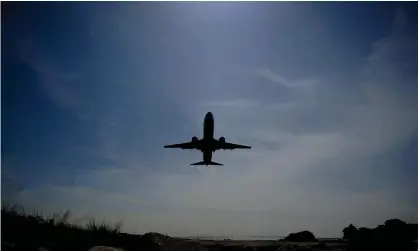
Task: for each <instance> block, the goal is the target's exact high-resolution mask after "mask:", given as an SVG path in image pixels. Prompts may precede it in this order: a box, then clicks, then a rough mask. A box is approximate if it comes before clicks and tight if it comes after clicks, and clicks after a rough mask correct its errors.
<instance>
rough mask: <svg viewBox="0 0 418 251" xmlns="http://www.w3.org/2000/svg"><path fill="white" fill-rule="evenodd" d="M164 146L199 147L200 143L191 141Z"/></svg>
mask: <svg viewBox="0 0 418 251" xmlns="http://www.w3.org/2000/svg"><path fill="white" fill-rule="evenodd" d="M164 148H181V149H198V144H197V142H193V141H190V142H186V143H180V144H173V145H166V146H164Z"/></svg>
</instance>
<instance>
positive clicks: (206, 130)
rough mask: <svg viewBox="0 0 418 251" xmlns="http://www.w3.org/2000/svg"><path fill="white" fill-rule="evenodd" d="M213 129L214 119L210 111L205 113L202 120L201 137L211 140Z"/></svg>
mask: <svg viewBox="0 0 418 251" xmlns="http://www.w3.org/2000/svg"><path fill="white" fill-rule="evenodd" d="M214 130H215V121H214V119H213V115H212V113H211V112H208V113H206V115H205V119H204V120H203V139H204V140H212V139H213V131H214Z"/></svg>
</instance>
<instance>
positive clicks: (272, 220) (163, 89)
mask: <svg viewBox="0 0 418 251" xmlns="http://www.w3.org/2000/svg"><path fill="white" fill-rule="evenodd" d="M1 6H2V8H1V9H2V12H1V18H2V20H1V23H2V25H1V28H2V29H1V36H2V44H1V52H2V53H1V60H2V64H1V86H2V87H1V105H2V109H1V121H2V128H1V134H2V135H1V140H2V145H1V146H2V147H1V189H2V202H3V203H17V204H20V205H23V206H24V207H25V208H27V209H28V210H37V211H41V212H43V213H45V214H48V213H52V212H62V211H64V210H67V209H69V210H71V211H72V213H73V221H74V222H77V221H82V219H84V218H85V217H91V216H94V217H96V218H97V219H99V220H100V219H105V220H108V221H110V222H118V221H122V222H123V225H122V230H123V231H126V232H131V233H145V232H151V231H152V232H161V233H167V234H169V235H174V236H183V235H278V236H282V235H287V234H288V233H290V232H295V231H302V230H310V231H312V232H313V233H314V234H315V235H317V236H320V237H321V236H322V237H334V236H337V237H338V236H341V234H342V233H341V231H342V229H343V228H344V227H346V226H348V225H349V224H354V225H356V226H358V227H362V226H363V227H375V226H377V225H378V224H383V223H384V221H385V220H387V219H391V218H399V219H402V220H404V221H407V222H418V193H417V192H418V183H417V182H416V180H417V178H418V169H417V166H416V164H415V166H414V164H413V163H417V162H418V98H417V97H418V71H417V69H418V47H417V46H418V29H416V26H417V24H418V20H417V18H416V16H415V17H414V15H413V13H414V12H415V11H416V7H417V5H415V4H413V3H395V2H391V3H373V2H369V3H337V2H335V3H300V2H294V3H291V2H287V3H284V2H283V3H279V2H277V3H273V2H264V3H261V2H258V3H257V2H253V3H250V2H246V3H233V2H228V3H227V2H224V3H221V2H216V3H198V2H195V3H192V2H183V3H175V2H170V3H168V2H166V3H162V2H158V3H157V2H147V3H145V2H143V3H134V2H129V3H128V2H125V3H116V2H113V3H110V2H109V3H82V2H77V3H70V2H65V3H64V2H62V3H60V2H43V3H11V2H4V3H2V5H1ZM208 111H211V112H212V113H213V115H214V119H215V137H216V138H219V137H221V136H224V137H225V138H226V140H227V141H229V142H232V143H238V144H244V145H251V146H252V149H251V150H235V151H217V152H215V153H214V155H213V160H214V161H216V162H220V163H223V164H224V166H223V167H221V168H204V167H199V168H195V167H192V166H190V163H194V162H198V161H201V160H202V154H201V153H200V152H198V151H191V150H180V149H164V148H163V146H164V145H167V144H174V143H182V142H187V141H190V140H191V138H192V137H193V136H197V137H199V138H200V137H202V134H203V118H204V116H205V114H206V112H208Z"/></svg>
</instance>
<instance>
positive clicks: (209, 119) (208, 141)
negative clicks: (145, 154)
mask: <svg viewBox="0 0 418 251" xmlns="http://www.w3.org/2000/svg"><path fill="white" fill-rule="evenodd" d="M214 129H215V122H214V119H213V115H212V113H211V112H208V113H206V115H205V118H204V120H203V138H201V139H198V138H197V137H196V136H194V137H192V141H190V142H186V143H180V144H173V145H165V146H164V148H181V149H196V150H199V151H201V152H202V153H203V161H201V162H197V163H193V164H191V165H192V166H199V165H206V166H208V165H211V166H223V164H220V163H216V162H214V161H212V153H213V152H215V151H216V150H233V149H251V146H244V145H237V144H233V143H228V142H226V141H225V137H220V138H219V140H217V139H215V138H214V137H213V131H214Z"/></svg>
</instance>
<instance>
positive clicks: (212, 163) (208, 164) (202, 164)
mask: <svg viewBox="0 0 418 251" xmlns="http://www.w3.org/2000/svg"><path fill="white" fill-rule="evenodd" d="M191 165H192V166H223V165H222V164H221V163H216V162H213V161H211V162H209V163H206V162H204V161H201V162H197V163H193V164H191Z"/></svg>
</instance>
